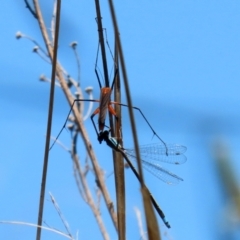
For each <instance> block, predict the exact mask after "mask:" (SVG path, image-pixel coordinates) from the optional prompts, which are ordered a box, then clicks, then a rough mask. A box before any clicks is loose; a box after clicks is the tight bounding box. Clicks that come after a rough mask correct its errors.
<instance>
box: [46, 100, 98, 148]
mask: <svg viewBox="0 0 240 240" xmlns="http://www.w3.org/2000/svg"><path fill="white" fill-rule="evenodd" d="M75 102H99V100H94V99H75V100H74V101H73V103H72V105H71V108H70V111H69V113H68V115H67V118H66V121H65V122H64V124H63V127H62V129H61V130H60V132H59V133H58V135H57V137H56V138H55V140H54V142H53V143H52V145H51V147H50V148H49V151H50V150H51V149H52V148H53V146H54V144H55V143H56V141H57V140H58V138H59V136H60V135H61V133H62V131H63V129H64V128H65V127H66V124H67V121H68V118H69V115H70V114H71V112H72V109H73V107H74V104H75Z"/></svg>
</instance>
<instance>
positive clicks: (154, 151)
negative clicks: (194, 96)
mask: <svg viewBox="0 0 240 240" xmlns="http://www.w3.org/2000/svg"><path fill="white" fill-rule="evenodd" d="M109 132H110V130H109V131H103V132H101V133H100V134H99V135H100V136H99V138H100V140H102V141H105V142H106V144H107V145H108V146H109V147H110V148H112V149H114V150H115V151H118V152H121V154H122V155H123V157H124V158H125V160H126V161H127V164H128V165H129V167H130V168H131V170H132V171H133V173H134V175H135V176H136V178H137V179H138V180H139V182H140V178H139V174H138V172H137V170H136V169H135V167H134V166H133V164H132V162H131V161H130V160H129V158H128V156H129V157H133V158H135V156H134V153H133V150H130V149H129V150H127V149H124V148H123V147H122V146H121V145H120V144H119V143H118V142H117V141H116V139H115V138H113V137H109ZM152 146H154V147H153V148H152ZM168 147H169V148H168V149H169V152H168V153H169V155H168V156H166V155H165V149H164V146H163V145H159V144H155V145H147V146H144V147H142V148H141V147H140V153H141V156H143V155H145V157H146V155H147V154H150V155H152V156H153V155H155V160H156V161H157V160H158V161H160V159H161V157H162V159H161V160H163V161H164V162H169V163H175V164H180V163H184V162H185V161H186V157H185V156H184V155H183V153H184V152H185V151H186V150H187V148H186V147H184V146H181V145H177V144H175V145H173V144H172V145H169V146H168ZM149 150H150V151H149ZM174 157H176V159H175V161H173V159H174ZM167 158H169V159H172V160H170V161H167ZM176 160H177V161H176ZM142 163H143V167H145V168H146V169H147V170H149V171H150V172H152V173H153V174H154V175H155V176H156V177H158V178H160V179H161V180H163V181H164V182H167V183H169V184H170V183H178V182H179V181H183V179H182V178H180V177H178V176H177V175H175V174H173V173H171V172H169V171H167V170H165V169H163V168H161V167H160V166H159V165H158V164H153V163H152V162H149V161H147V160H143V159H142ZM169 180H171V182H169ZM145 187H146V186H145ZM146 189H147V191H148V192H149V195H150V199H151V201H152V204H153V206H154V208H155V209H156V211H157V213H158V214H159V216H160V218H161V219H162V220H163V222H164V224H165V225H166V227H168V228H170V224H169V223H168V221H167V220H166V218H165V215H164V213H163V211H162V210H161V208H160V207H159V205H158V204H157V202H156V200H155V199H154V197H153V196H152V194H151V192H150V191H149V189H148V188H147V187H146Z"/></svg>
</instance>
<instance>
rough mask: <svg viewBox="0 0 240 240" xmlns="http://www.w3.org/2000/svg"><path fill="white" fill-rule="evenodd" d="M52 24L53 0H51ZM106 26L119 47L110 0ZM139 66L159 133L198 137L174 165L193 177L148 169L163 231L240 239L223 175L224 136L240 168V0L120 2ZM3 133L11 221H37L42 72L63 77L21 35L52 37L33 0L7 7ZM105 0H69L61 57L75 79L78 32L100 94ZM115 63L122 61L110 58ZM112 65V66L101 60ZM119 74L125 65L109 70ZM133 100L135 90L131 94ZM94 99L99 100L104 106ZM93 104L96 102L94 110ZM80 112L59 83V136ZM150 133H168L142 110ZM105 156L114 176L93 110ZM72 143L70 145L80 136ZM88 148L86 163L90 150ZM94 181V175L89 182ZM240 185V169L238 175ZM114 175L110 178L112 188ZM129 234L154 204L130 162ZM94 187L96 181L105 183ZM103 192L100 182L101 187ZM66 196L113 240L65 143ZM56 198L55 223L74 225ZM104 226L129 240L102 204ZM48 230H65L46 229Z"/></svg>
mask: <svg viewBox="0 0 240 240" xmlns="http://www.w3.org/2000/svg"><path fill="white" fill-rule="evenodd" d="M40 3H41V6H42V8H43V12H44V17H45V23H46V25H47V26H49V27H50V20H51V12H52V1H46V0H45V1H40ZM101 7H102V17H103V25H104V27H105V28H107V32H108V40H109V42H110V45H111V47H112V49H113V30H112V24H111V20H110V16H109V9H108V6H107V1H101ZM115 8H116V13H117V18H118V22H119V28H120V35H121V39H122V45H123V50H124V56H125V60H126V65H127V71H128V77H129V81H130V83H129V84H130V87H131V94H132V100H133V104H134V105H135V106H137V107H139V108H141V110H142V111H143V112H144V114H145V115H146V116H147V118H148V120H149V121H150V123H151V124H152V126H153V127H154V129H155V130H156V131H157V133H158V134H159V135H160V136H161V137H162V138H163V139H164V140H165V141H166V142H169V143H179V144H182V145H185V146H187V148H188V150H187V152H186V156H187V159H188V160H187V162H186V163H185V164H184V165H180V166H170V167H169V166H168V165H166V164H163V166H164V167H165V168H166V169H169V170H171V171H172V172H174V173H176V174H177V175H179V176H181V177H182V178H183V179H184V181H183V182H182V183H180V184H179V185H177V186H168V185H166V184H165V183H162V182H161V181H160V180H158V179H156V178H155V177H153V176H151V175H149V174H148V173H146V174H145V179H146V182H147V184H148V186H149V188H150V189H151V191H152V193H153V195H154V196H155V198H156V199H157V200H158V202H159V204H160V206H161V207H162V209H163V210H164V212H165V214H166V216H167V218H168V220H169V222H170V224H171V226H172V228H171V229H170V230H168V229H166V228H165V227H164V226H163V223H162V221H161V219H159V225H160V227H161V231H162V233H163V235H164V234H166V236H167V237H166V236H165V237H163V239H176V240H185V239H195V240H198V239H205V240H215V239H239V220H238V225H234V224H233V223H232V220H231V219H232V215H230V214H229V209H231V206H232V205H231V201H230V198H229V196H228V194H227V190H226V189H225V188H224V184H223V180H222V178H221V177H220V175H219V174H218V169H217V167H216V166H217V164H216V161H215V158H214V154H213V152H214V149H213V146H214V144H215V143H216V142H219V141H221V142H224V144H225V145H226V146H227V148H228V150H229V163H230V164H231V165H232V167H233V169H234V173H235V174H236V175H237V176H238V175H239V169H240V164H239V154H240V150H239V143H240V138H239V133H240V127H239V122H240V111H239V109H240V101H239V100H240V97H239V89H240V82H239V78H240V70H239V65H240V44H239V43H240V32H239V25H240V13H239V9H240V3H239V1H222V0H221V1H186V0H183V1H151V2H147V1H121V3H120V2H119V3H115ZM0 16H2V19H3V20H2V24H1V31H2V34H1V38H0V47H1V56H0V63H1V88H0V96H1V97H0V106H1V111H2V113H1V116H2V117H1V125H0V133H1V137H2V138H1V139H2V140H1V142H0V144H1V145H0V156H1V160H0V194H1V204H0V220H12V221H13V220H15V221H25V222H31V223H36V221H37V213H38V198H39V190H40V183H41V173H42V164H43V155H44V145H45V138H44V136H45V132H46V123H47V111H48V97H49V84H47V83H41V82H39V80H38V79H39V76H40V75H41V74H45V75H46V76H48V77H50V76H51V67H50V65H49V64H47V63H46V62H44V61H43V60H41V59H40V58H39V57H38V56H37V55H36V54H34V53H32V48H33V46H34V45H33V44H32V43H30V42H29V41H27V40H26V39H20V40H16V38H15V33H16V32H17V31H21V32H23V33H24V34H26V35H29V36H31V37H33V38H34V39H35V40H37V41H38V42H39V43H40V44H42V43H43V42H42V38H41V35H40V32H39V29H38V25H37V22H36V21H35V19H33V17H32V16H31V14H30V13H29V11H28V10H27V9H26V8H25V4H24V1H17V2H16V1H13V0H9V1H5V2H3V3H2V4H1V8H0ZM95 16H96V14H95V6H94V1H71V2H69V1H63V2H62V17H61V32H60V42H59V59H60V61H61V63H62V65H63V66H64V67H65V69H67V71H68V72H69V73H70V74H71V76H73V77H74V78H76V77H77V68H76V61H75V59H74V54H73V52H72V50H71V48H70V47H69V44H70V43H71V42H72V41H77V42H78V43H79V45H78V51H79V54H80V59H81V86H82V88H83V89H84V88H85V87H88V86H92V87H93V88H94V92H93V94H94V98H96V99H98V98H99V86H98V83H97V79H96V76H95V73H94V64H95V58H96V50H97V44H98V36H97V26H96V22H95ZM108 62H109V72H111V67H112V65H113V63H112V62H111V58H110V57H109V58H108ZM99 69H100V71H102V70H101V65H100V64H99ZM109 74H110V75H111V76H112V75H113V74H111V73H109ZM124 100H125V96H124V92H123V102H124ZM94 107H97V105H95V106H94ZM87 108H88V104H86V106H85V109H87ZM68 111H69V106H68V105H67V103H66V101H65V98H64V96H63V93H62V92H61V89H59V88H56V96H55V108H54V117H53V128H52V134H53V135H57V133H58V132H59V130H60V129H61V127H62V125H63V123H64V121H65V118H66V115H67V113H68ZM135 118H136V122H137V129H138V135H139V142H140V143H141V144H147V143H151V142H156V141H157V139H156V138H153V139H152V133H151V131H150V130H149V129H148V126H147V125H146V124H145V123H144V121H143V120H142V119H141V116H140V115H139V114H138V113H136V114H135ZM123 124H124V125H123V134H124V135H123V136H124V143H125V146H126V147H131V146H132V140H131V137H130V136H131V134H130V132H129V131H130V128H129V120H128V116H127V111H126V110H125V111H123ZM85 125H86V128H87V130H88V133H89V136H90V139H91V141H92V144H93V146H94V149H95V151H96V155H97V157H98V159H99V162H100V164H101V166H102V168H103V169H104V170H105V171H106V175H108V174H109V173H111V172H112V170H113V166H112V160H111V151H110V150H109V149H108V148H107V146H105V145H104V144H102V145H99V144H98V142H97V140H96V136H95V132H94V129H93V128H92V124H91V121H90V119H88V120H86V121H85ZM60 140H61V141H62V142H63V143H64V144H65V145H66V146H69V145H70V138H69V133H68V132H67V131H64V132H63V134H62V135H61V137H60ZM79 148H80V149H81V150H80V152H81V154H80V158H81V162H82V163H84V161H85V158H86V151H85V150H84V148H82V146H81V143H79ZM89 180H90V182H94V181H93V179H91V178H90V179H89ZM237 180H238V182H239V177H238V179H237ZM113 181H114V178H113V177H112V176H111V177H108V178H106V183H107V185H108V187H109V191H110V193H111V197H112V199H113V200H115V195H114V182H113ZM126 184H127V187H126V191H127V219H128V220H127V237H128V239H140V237H139V230H138V225H137V221H136V216H135V213H134V210H133V208H134V207H135V206H137V207H139V208H140V209H142V205H141V197H140V194H139V184H138V182H137V181H136V180H135V178H134V176H133V174H132V173H131V172H130V170H127V171H126ZM93 189H94V187H93ZM93 191H94V190H93ZM48 192H51V193H52V194H53V195H54V197H55V198H56V200H57V202H58V204H59V206H60V208H61V210H62V212H63V214H64V216H65V218H66V220H67V221H68V223H69V225H70V228H71V230H72V233H73V234H76V232H77V231H78V232H79V239H93V238H95V239H101V235H100V231H99V230H98V227H97V225H96V224H95V219H94V217H93V214H92V212H91V211H90V210H89V207H88V206H87V205H86V204H85V203H84V201H83V200H82V199H81V197H80V194H79V193H78V190H77V187H76V184H75V180H74V176H73V168H72V162H71V159H70V158H69V155H68V153H67V152H65V151H64V150H63V149H62V148H60V147H59V146H57V145H56V146H55V147H54V148H53V150H52V151H51V153H50V160H49V171H48V179H47V193H48ZM49 200H50V197H49V195H48V194H47V195H46V202H45V207H46V208H45V212H44V220H45V221H46V222H47V224H48V225H50V226H52V227H55V228H58V229H61V230H64V228H63V226H62V224H61V222H60V220H59V217H58V215H57V213H56V211H55V209H54V207H53V205H52V203H51V202H50V201H49ZM102 214H103V217H104V223H105V225H106V226H107V230H108V232H109V235H110V237H111V239H117V236H116V232H115V230H114V228H113V225H112V223H111V220H110V219H109V216H108V214H107V213H106V208H105V206H104V203H103V201H102ZM35 232H36V230H35V229H34V228H30V227H26V226H17V225H4V224H0V236H1V237H2V238H3V239H33V238H34V237H35ZM42 239H62V237H59V236H57V235H55V234H52V233H49V232H46V231H43V238H42Z"/></svg>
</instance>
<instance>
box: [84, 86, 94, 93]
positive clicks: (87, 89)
mask: <svg viewBox="0 0 240 240" xmlns="http://www.w3.org/2000/svg"><path fill="white" fill-rule="evenodd" d="M92 91H93V87H86V88H85V92H86V93H87V94H90V93H91V92H92Z"/></svg>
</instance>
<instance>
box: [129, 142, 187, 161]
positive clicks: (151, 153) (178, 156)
mask: <svg viewBox="0 0 240 240" xmlns="http://www.w3.org/2000/svg"><path fill="white" fill-rule="evenodd" d="M166 147H167V148H166ZM186 150H187V148H186V147H185V146H182V145H179V144H167V145H166V146H164V145H162V144H159V143H153V144H148V145H142V146H140V154H141V158H142V159H152V160H154V161H161V162H166V163H171V164H182V163H185V162H186V160H187V158H186V156H185V155H184V154H183V153H184V152H186ZM125 151H126V153H127V154H128V155H129V156H133V157H134V156H135V150H134V149H125Z"/></svg>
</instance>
